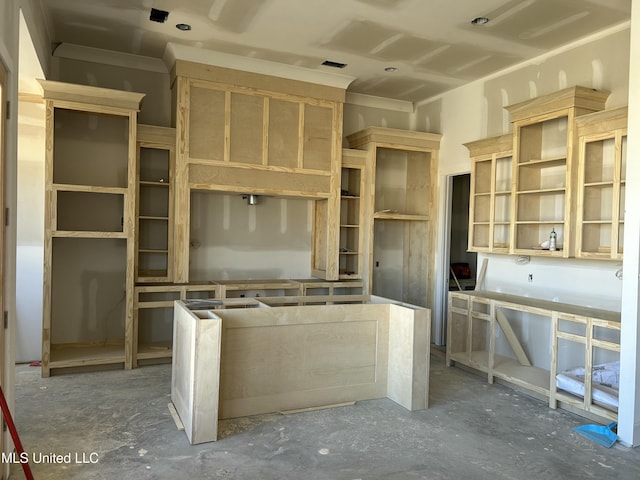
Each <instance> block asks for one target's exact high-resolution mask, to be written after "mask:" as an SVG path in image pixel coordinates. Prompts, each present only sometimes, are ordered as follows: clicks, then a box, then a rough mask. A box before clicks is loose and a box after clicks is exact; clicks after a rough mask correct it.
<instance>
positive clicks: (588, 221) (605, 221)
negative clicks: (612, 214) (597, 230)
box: [582, 219, 612, 225]
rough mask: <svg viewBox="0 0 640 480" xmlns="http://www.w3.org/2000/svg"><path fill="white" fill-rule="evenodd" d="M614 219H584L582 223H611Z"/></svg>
mask: <svg viewBox="0 0 640 480" xmlns="http://www.w3.org/2000/svg"><path fill="white" fill-rule="evenodd" d="M611 222H612V220H611V219H609V220H583V221H582V224H583V225H585V224H590V225H611Z"/></svg>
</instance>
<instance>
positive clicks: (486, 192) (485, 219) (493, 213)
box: [465, 134, 513, 253]
mask: <svg viewBox="0 0 640 480" xmlns="http://www.w3.org/2000/svg"><path fill="white" fill-rule="evenodd" d="M465 147H467V148H468V149H469V154H470V155H471V179H472V182H471V191H470V196H469V250H470V251H474V252H493V253H508V252H509V235H510V224H511V187H512V182H511V174H512V152H513V136H512V135H511V134H507V135H500V136H498V137H491V138H486V139H483V140H478V141H475V142H469V143H465Z"/></svg>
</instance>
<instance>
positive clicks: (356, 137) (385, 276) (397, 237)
mask: <svg viewBox="0 0 640 480" xmlns="http://www.w3.org/2000/svg"><path fill="white" fill-rule="evenodd" d="M440 138H441V136H440V135H438V134H433V133H424V132H411V131H405V130H397V129H391V128H382V127H369V128H366V129H364V130H362V131H360V132H356V133H353V134H351V135H349V136H348V137H347V140H348V141H349V145H350V147H351V148H356V149H361V150H366V151H367V153H368V155H369V159H368V162H369V164H370V168H371V171H370V175H369V189H368V195H369V201H368V207H367V215H368V217H369V218H368V226H369V231H368V234H369V245H368V247H367V248H368V254H369V259H368V262H367V263H368V265H367V272H366V276H365V278H366V279H367V281H368V282H369V291H370V292H371V293H372V294H374V295H379V296H382V297H386V298H391V299H394V300H399V301H402V302H406V303H410V304H414V305H419V306H428V305H430V302H431V300H430V299H431V287H432V285H431V278H432V272H433V266H434V262H435V259H434V258H433V254H432V252H433V251H435V249H433V248H432V247H433V245H434V239H435V237H434V235H435V232H434V226H433V219H434V218H435V216H436V204H437V202H436V186H437V178H436V172H437V164H438V151H439V148H440Z"/></svg>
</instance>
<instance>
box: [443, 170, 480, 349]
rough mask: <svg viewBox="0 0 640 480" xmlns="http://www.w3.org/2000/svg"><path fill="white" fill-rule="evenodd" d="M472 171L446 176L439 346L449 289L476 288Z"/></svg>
mask: <svg viewBox="0 0 640 480" xmlns="http://www.w3.org/2000/svg"><path fill="white" fill-rule="evenodd" d="M470 189H471V174H469V173H464V174H460V175H450V176H448V177H447V193H446V198H445V208H446V210H445V211H446V218H445V231H446V241H445V245H444V247H445V248H444V261H443V267H444V268H443V272H444V278H443V280H444V284H445V287H444V288H443V290H442V291H443V296H442V298H440V301H441V305H442V306H443V308H442V310H441V311H442V317H441V323H440V325H437V326H436V332H435V333H436V335H435V337H434V341H435V343H436V345H439V346H443V347H444V346H446V344H447V338H446V335H447V313H448V312H447V300H448V292H449V291H450V290H473V289H474V288H475V278H476V269H477V263H478V262H477V254H476V253H475V252H469V251H468V250H467V248H468V244H469V194H470Z"/></svg>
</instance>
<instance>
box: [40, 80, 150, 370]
mask: <svg viewBox="0 0 640 480" xmlns="http://www.w3.org/2000/svg"><path fill="white" fill-rule="evenodd" d="M40 83H41V86H42V89H43V92H44V94H43V97H44V99H45V101H46V132H47V140H46V163H45V199H46V206H47V207H46V210H45V257H44V258H45V261H44V305H43V335H42V337H43V345H42V375H43V376H45V377H46V376H49V375H50V374H51V373H52V371H53V372H55V371H57V370H60V369H68V368H74V367H87V366H99V365H108V364H122V365H123V366H124V367H126V368H130V366H131V358H132V356H131V355H132V352H131V349H130V345H131V338H132V333H133V332H132V327H133V322H132V312H133V286H134V273H133V264H134V251H135V249H134V242H133V236H134V230H135V228H134V217H135V165H136V162H135V159H136V154H135V152H136V147H135V145H136V119H137V112H138V110H139V108H140V102H141V101H142V98H143V96H144V95H143V94H138V93H132V92H121V91H116V90H109V89H103V88H97V87H86V86H80V85H71V84H65V83H60V82H51V81H45V80H41V81H40Z"/></svg>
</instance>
